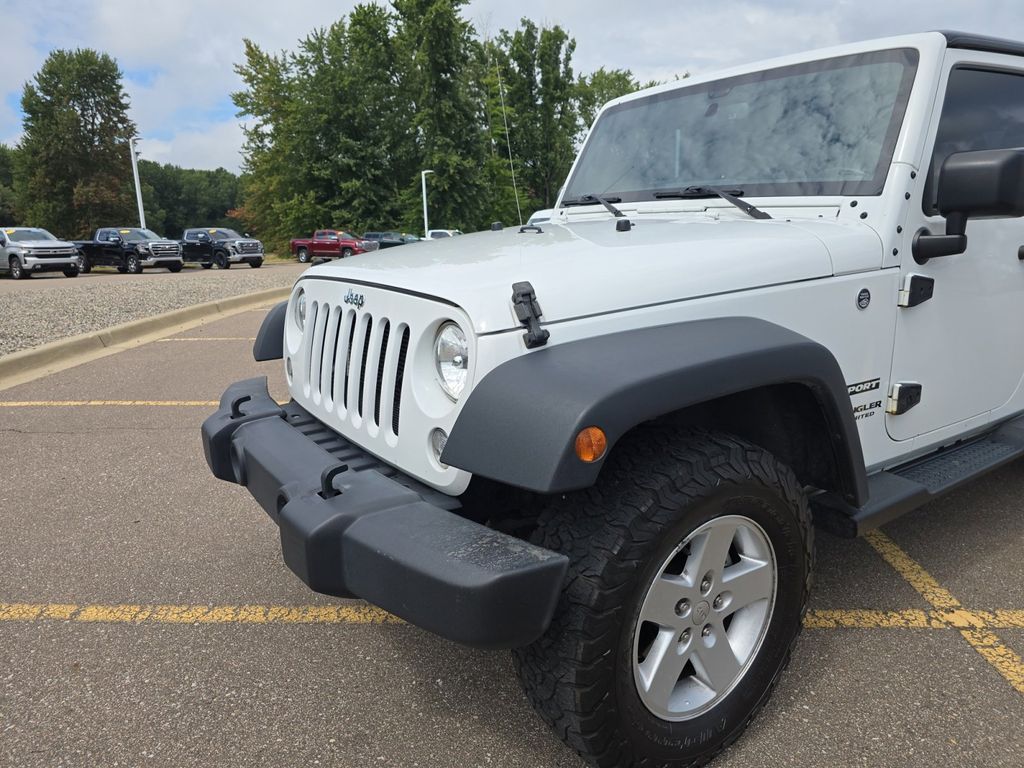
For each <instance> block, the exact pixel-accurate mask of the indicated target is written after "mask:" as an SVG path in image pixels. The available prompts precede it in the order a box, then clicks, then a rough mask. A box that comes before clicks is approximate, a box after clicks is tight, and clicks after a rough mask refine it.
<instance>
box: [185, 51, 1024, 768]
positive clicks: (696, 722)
mask: <svg viewBox="0 0 1024 768" xmlns="http://www.w3.org/2000/svg"><path fill="white" fill-rule="evenodd" d="M1021 147H1024V45H1021V44H1018V43H1013V42H1007V41H1001V40H995V39H989V38H982V37H977V36H973V35H968V34H959V33H937V32H936V33H928V34H919V35H911V36H906V37H897V38H891V39H886V40H880V41H873V42H868V43H861V44H856V45H847V46H842V47H839V48H834V49H830V50H827V51H821V52H817V53H813V54H806V55H801V56H792V57H787V58H784V59H779V60H775V61H771V62H768V63H763V64H760V65H751V66H744V67H741V68H738V69H735V70H731V71H728V72H725V73H721V74H718V75H715V76H709V77H698V78H693V79H689V80H686V81H684V82H681V83H672V84H669V85H666V86H661V87H658V88H654V89H651V90H647V91H643V92H640V93H636V94H633V95H631V96H627V97H624V98H621V99H618V100H616V101H614V102H612V103H611V104H609V105H607V106H606V107H605V108H604V110H603V111H602V112H601V114H600V116H599V117H598V119H597V121H596V122H595V124H594V127H593V129H592V130H591V132H590V135H589V137H588V138H587V141H586V143H585V145H584V146H583V148H582V151H581V153H580V156H579V158H578V159H577V160H576V163H575V164H574V166H573V168H572V171H571V174H570V176H569V179H568V182H567V184H566V188H565V190H564V192H563V194H562V196H561V198H560V199H559V201H558V204H557V206H556V210H555V212H554V215H553V217H552V220H551V221H550V222H549V223H545V224H543V225H542V226H533V227H531V226H527V227H523V228H520V229H505V230H502V231H492V232H484V233H479V234H476V235H469V236H466V237H459V238H452V239H449V240H446V241H442V242H438V243H434V244H433V245H430V246H420V247H423V248H429V249H430V254H429V258H425V255H426V254H425V253H420V251H419V249H418V248H416V249H408V248H401V249H397V248H396V249H392V250H389V251H386V252H383V253H382V252H375V253H373V254H371V255H369V256H365V257H362V256H357V257H354V258H351V259H346V260H345V261H344V262H343V263H337V264H327V265H323V266H320V267H317V268H314V269H311V270H309V271H308V272H306V273H305V274H304V275H303V276H302V277H301V278H300V279H299V281H298V282H297V283H296V285H295V288H294V291H293V293H292V296H291V299H290V301H289V302H287V304H282V305H280V306H279V307H277V308H275V309H274V310H273V311H272V312H271V313H270V314H269V315H268V317H267V319H266V321H265V323H264V325H263V328H262V329H261V331H260V334H259V337H258V339H257V342H256V345H255V350H254V353H255V356H256V358H257V359H258V360H267V359H274V358H282V359H283V367H284V371H285V375H286V376H287V380H288V386H289V389H290V392H291V395H292V400H291V402H289V403H288V404H287V405H284V406H279V405H278V403H276V402H275V401H274V400H272V399H271V398H270V397H269V396H268V394H267V387H266V381H265V380H264V379H251V380H248V381H243V382H239V383H237V384H235V385H233V386H232V387H231V388H230V389H229V390H228V391H227V392H226V393H225V395H224V397H223V399H222V402H221V408H220V410H219V411H218V412H217V414H215V415H214V416H212V417H210V419H208V420H207V422H206V423H205V425H204V426H203V438H204V443H205V449H206V457H207V460H208V462H209V464H210V467H211V469H212V470H213V472H214V474H215V475H216V476H217V477H219V478H222V479H224V480H228V481H231V482H234V483H239V484H241V485H244V486H245V487H246V488H248V490H249V491H250V492H251V493H252V495H253V496H254V497H255V498H256V500H257V501H258V502H259V503H260V504H261V505H262V506H263V508H264V509H265V510H266V511H267V512H268V513H269V514H270V516H271V517H272V518H273V519H274V521H275V522H276V523H277V524H278V525H279V527H280V533H281V544H282V548H283V552H284V560H285V562H286V563H287V564H288V566H289V567H290V568H291V569H292V570H293V571H294V572H295V573H296V574H298V576H300V577H301V578H302V579H303V580H304V581H305V582H306V583H307V584H308V585H309V586H310V587H312V588H313V589H314V590H317V591H319V592H324V593H327V594H330V595H338V596H358V597H361V598H364V599H366V600H369V601H370V602H373V603H375V604H377V605H379V606H382V607H383V608H385V609H387V610H388V611H391V612H393V613H395V614H397V615H398V616H401V617H403V618H404V619H406V620H408V621H410V622H412V623H414V624H417V625H419V626H421V627H425V628H427V629H429V630H431V631H433V632H436V633H438V634H440V635H443V636H445V637H448V638H451V639H453V640H456V641H459V642H462V643H467V644H470V645H474V646H479V647H486V648H512V649H514V655H515V660H516V665H517V667H518V670H519V674H520V676H521V678H522V682H523V686H524V687H525V689H526V693H527V695H528V696H529V698H530V700H531V701H532V702H533V704H534V706H535V707H536V708H537V710H538V711H539V712H540V714H541V715H542V717H544V719H545V720H547V721H548V722H549V723H550V724H551V725H552V726H554V727H555V729H556V730H557V732H558V733H559V734H560V735H561V736H563V737H564V738H565V739H566V740H567V742H568V743H569V745H570V746H571V747H573V748H574V749H575V750H577V751H578V752H579V753H580V754H581V755H583V756H584V757H585V758H586V759H587V760H589V761H590V762H591V763H593V764H594V765H599V766H623V765H628V766H632V765H644V766H684V765H686V766H690V765H698V764H701V763H703V762H706V761H707V760H710V759H711V758H712V757H713V756H714V755H716V754H717V753H718V752H719V751H720V750H721V749H723V748H724V747H725V746H726V745H728V744H729V743H730V742H732V741H733V740H734V739H736V738H737V737H738V736H739V734H740V733H741V732H742V730H743V729H744V728H745V727H746V725H747V724H748V723H749V722H750V720H751V718H752V717H753V716H754V715H755V714H756V713H757V711H758V710H759V708H760V707H761V706H763V705H764V703H765V701H766V700H767V699H768V696H769V694H770V693H771V691H772V688H773V687H774V685H775V684H776V682H777V681H778V679H779V676H780V674H781V672H782V670H783V668H784V667H785V666H786V662H787V660H788V658H789V655H790V651H791V649H792V647H793V643H794V640H795V638H796V636H797V633H798V632H799V631H800V627H801V618H802V616H803V614H804V610H805V605H806V602H807V596H808V589H809V587H810V581H811V564H812V559H813V552H814V547H813V529H812V525H811V519H812V514H811V512H810V511H809V510H810V509H813V510H814V520H815V522H816V523H818V524H820V525H821V526H824V527H826V528H827V529H829V530H831V531H833V532H835V533H838V534H840V535H843V536H849V537H853V536H856V535H858V534H860V533H861V532H863V531H865V530H867V529H870V528H872V527H874V526H877V525H880V524H882V523H884V522H886V521H888V520H890V519H892V518H893V517H895V516H896V515H899V514H901V513H903V512H906V511H908V510H910V509H912V508H914V507H917V506H920V505H922V504H924V503H926V502H927V501H928V500H929V499H932V498H934V497H935V496H937V495H939V494H941V493H944V492H945V491H948V490H949V489H950V488H952V487H954V486H956V485H959V484H961V483H963V482H966V481H967V480H970V479H971V478H974V477H977V476H978V475H980V474H981V473H983V472H986V471H988V470H991V469H993V468H994V467H997V466H999V465H1001V464H1003V463H1005V462H1007V461H1010V460H1012V459H1014V458H1016V457H1018V456H1020V455H1021V454H1022V453H1024V420H1022V418H1021V414H1022V413H1024V384H1022V376H1024V262H1022V261H1021V258H1022V256H1024V250H1022V244H1024V223H1022V222H1021V221H1020V220H1019V219H1018V218H1017V217H1020V216H1022V215H1024V149H1021Z"/></svg>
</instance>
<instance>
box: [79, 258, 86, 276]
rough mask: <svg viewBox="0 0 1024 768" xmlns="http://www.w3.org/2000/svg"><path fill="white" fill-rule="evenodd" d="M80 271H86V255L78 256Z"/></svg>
mask: <svg viewBox="0 0 1024 768" xmlns="http://www.w3.org/2000/svg"><path fill="white" fill-rule="evenodd" d="M78 271H79V272H83V271H85V257H84V256H79V257H78Z"/></svg>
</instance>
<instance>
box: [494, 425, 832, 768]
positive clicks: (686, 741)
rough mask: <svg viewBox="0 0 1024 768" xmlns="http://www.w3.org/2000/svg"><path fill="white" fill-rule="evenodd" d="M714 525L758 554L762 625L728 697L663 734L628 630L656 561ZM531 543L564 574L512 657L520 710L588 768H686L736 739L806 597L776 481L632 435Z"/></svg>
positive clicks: (806, 578)
mask: <svg viewBox="0 0 1024 768" xmlns="http://www.w3.org/2000/svg"><path fill="white" fill-rule="evenodd" d="M736 510H743V511H742V512H737V511H736ZM724 514H743V515H745V516H747V517H749V518H750V519H752V520H754V521H755V522H757V523H758V524H759V525H760V526H761V528H762V529H763V531H764V532H765V534H767V536H768V539H769V540H770V542H771V544H772V547H773V549H774V552H775V555H776V565H777V579H778V581H777V591H776V596H775V602H774V609H773V612H772V617H771V619H770V623H769V624H768V627H767V629H766V634H765V636H764V639H763V642H762V643H761V645H760V649H759V650H758V651H757V652H756V654H755V656H754V657H753V659H752V661H751V662H750V666H749V668H747V671H746V673H745V674H744V675H743V676H742V678H740V680H739V682H738V683H737V684H736V686H735V687H734V688H733V689H732V690H731V691H730V692H729V693H727V694H726V695H725V696H724V698H722V699H721V700H720V701H719V702H718V703H717V704H715V705H714V706H713V707H712V708H711V709H710V710H708V711H706V712H705V713H703V714H700V715H698V716H696V717H694V718H692V719H690V720H684V721H682V722H669V721H668V720H664V719H661V718H659V717H657V716H655V715H654V714H653V713H652V712H651V711H650V710H649V709H648V708H647V707H646V706H645V705H644V704H643V702H642V701H641V699H640V696H639V694H638V692H637V689H636V683H635V681H634V673H633V654H634V649H633V632H634V627H635V626H636V622H637V617H638V615H639V611H640V607H641V604H642V602H643V600H644V596H645V595H646V592H647V589H648V587H649V586H650V584H651V583H652V582H653V579H654V578H655V577H656V576H657V575H658V574H659V573H660V571H659V570H658V569H660V568H661V567H662V565H663V563H664V562H665V558H666V557H668V556H670V555H671V553H672V552H673V550H674V549H675V547H676V546H677V545H678V544H679V543H680V542H682V541H683V540H684V539H685V538H686V537H687V536H688V535H689V534H690V533H691V532H693V531H694V530H696V529H697V528H698V527H699V526H701V525H703V524H704V523H706V522H708V521H709V520H712V519H715V518H717V517H721V516H722V515H724ZM533 541H534V542H535V543H537V544H540V545H541V546H545V547H548V548H550V549H553V550H556V551H558V552H562V553H563V554H565V555H567V556H568V557H569V558H570V566H569V572H568V574H567V576H566V582H565V588H564V590H563V593H562V597H561V598H560V601H559V605H558V608H557V609H556V612H555V616H554V618H553V620H552V622H551V626H550V627H549V629H548V630H547V632H546V633H545V634H544V635H543V636H542V637H541V638H540V639H539V640H537V641H536V642H535V643H533V644H532V645H529V646H527V647H525V648H521V649H517V650H515V651H514V652H513V657H514V660H515V665H516V668H517V671H518V673H519V677H520V680H521V681H522V684H523V688H524V690H525V691H526V695H527V697H528V698H529V699H530V702H531V703H532V704H533V706H534V708H535V709H536V710H537V712H538V713H539V714H540V716H541V717H542V718H543V719H544V720H545V721H546V722H547V723H548V724H549V725H550V726H551V727H552V728H553V729H554V730H555V732H556V733H557V734H558V735H559V736H560V737H562V738H563V740H565V742H566V743H567V744H568V745H569V746H570V747H572V748H573V749H575V750H576V751H577V753H579V754H580V755H581V756H582V757H583V758H584V759H586V760H587V761H588V762H590V763H591V764H592V765H596V766H601V767H602V768H605V767H608V768H610V767H611V766H616V767H619V766H623V767H624V766H644V767H645V768H658V767H665V768H669V767H670V768H683V767H684V766H686V767H687V768H692V767H694V766H700V765H704V764H705V763H707V762H708V761H710V760H712V759H713V758H714V757H715V756H716V755H718V754H719V753H720V752H721V751H722V750H723V749H725V748H726V747H727V746H729V744H731V743H732V742H733V741H735V740H736V739H737V738H738V737H739V735H740V734H741V733H742V732H743V730H744V729H745V728H746V727H747V725H748V724H749V723H750V721H751V720H752V719H753V717H754V716H755V715H756V714H757V713H758V712H759V711H760V709H761V708H762V707H763V706H764V704H765V702H766V701H767V700H768V698H769V696H770V694H771V692H772V689H773V688H774V687H775V685H776V683H777V682H778V680H779V677H780V675H781V674H782V671H783V670H784V669H785V667H786V665H787V664H788V662H789V658H790V654H791V651H792V648H793V645H794V643H795V641H796V638H797V635H798V634H799V632H800V629H801V627H802V623H803V616H804V612H805V610H806V603H807V596H808V593H809V590H810V585H811V569H812V561H813V551H814V541H813V528H812V526H811V518H810V513H809V511H808V506H807V499H806V494H805V493H804V491H803V489H802V487H801V485H800V483H799V482H798V481H797V479H796V477H795V476H794V474H793V472H792V471H791V470H790V469H789V468H788V467H786V466H785V465H784V464H782V463H781V462H779V461H778V460H777V459H775V457H773V456H772V455H771V454H770V453H768V452H767V451H765V450H763V449H761V448H758V447H757V446H754V445H751V444H749V443H747V442H745V441H743V440H740V439H738V438H736V437H733V436H730V435H726V434H723V433H710V432H704V431H691V430H677V429H671V428H661V427H651V428H641V429H639V430H636V431H634V432H633V433H631V434H630V435H627V436H626V438H624V439H623V440H622V441H620V444H619V445H618V446H617V448H616V450H615V452H614V453H613V454H612V456H610V457H609V458H608V460H607V463H606V466H605V467H604V468H603V470H602V473H601V477H600V479H599V481H598V483H597V484H596V485H595V486H594V487H592V488H589V489H587V490H584V491H579V492H575V493H571V494H567V495H564V496H562V497H558V498H554V499H552V501H551V502H550V503H549V504H547V505H546V507H545V508H544V509H543V510H542V513H541V515H540V519H539V524H538V527H537V530H536V532H535V534H534V536H533Z"/></svg>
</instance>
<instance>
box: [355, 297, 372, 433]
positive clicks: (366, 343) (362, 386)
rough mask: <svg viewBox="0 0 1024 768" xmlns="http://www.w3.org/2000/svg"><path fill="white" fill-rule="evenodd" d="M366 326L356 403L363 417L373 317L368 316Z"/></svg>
mask: <svg viewBox="0 0 1024 768" xmlns="http://www.w3.org/2000/svg"><path fill="white" fill-rule="evenodd" d="M363 324H364V325H365V326H366V336H365V338H364V339H363V348H362V355H361V357H362V360H361V361H360V363H359V400H358V401H356V408H358V410H359V415H360V416H362V415H363V394H364V393H365V392H366V360H367V358H368V357H369V356H370V334H372V333H373V316H372V315H366V320H365V321H364V322H363Z"/></svg>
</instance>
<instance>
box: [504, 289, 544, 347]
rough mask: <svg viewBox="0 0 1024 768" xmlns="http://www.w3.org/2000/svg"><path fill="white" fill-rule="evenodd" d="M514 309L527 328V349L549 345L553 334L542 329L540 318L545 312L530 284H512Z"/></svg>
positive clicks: (524, 335) (525, 335)
mask: <svg viewBox="0 0 1024 768" xmlns="http://www.w3.org/2000/svg"><path fill="white" fill-rule="evenodd" d="M512 307H513V308H514V309H515V311H516V317H517V318H518V319H519V322H520V323H521V324H522V325H524V326H526V333H525V334H523V338H524V339H525V340H526V348H527V349H533V348H535V347H543V346H544V345H545V344H547V343H548V337H549V336H550V335H551V332H550V331H548V330H547V329H546V328H541V327H540V318H541V316H542V315H543V314H544V312H543V311H542V310H541V308H540V304H539V303H538V302H537V294H536V293H535V292H534V290H533V286H532V285H530V283H526V282H524V283H512Z"/></svg>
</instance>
